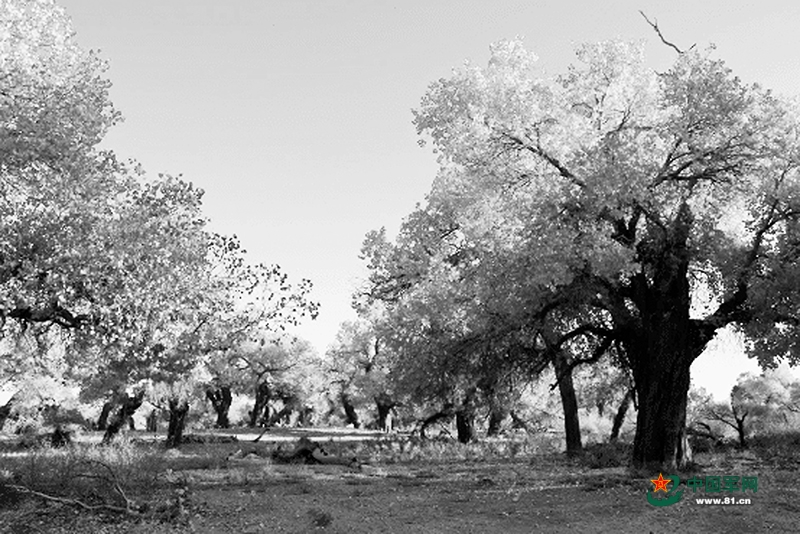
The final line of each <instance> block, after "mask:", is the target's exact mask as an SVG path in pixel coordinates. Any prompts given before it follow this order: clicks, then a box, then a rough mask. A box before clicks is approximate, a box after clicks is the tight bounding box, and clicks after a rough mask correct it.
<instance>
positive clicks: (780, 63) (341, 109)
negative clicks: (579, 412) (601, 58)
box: [58, 0, 800, 398]
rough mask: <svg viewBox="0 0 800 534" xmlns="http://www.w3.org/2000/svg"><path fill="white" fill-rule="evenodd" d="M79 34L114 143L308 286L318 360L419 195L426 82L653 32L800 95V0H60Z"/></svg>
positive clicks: (652, 44) (735, 356)
mask: <svg viewBox="0 0 800 534" xmlns="http://www.w3.org/2000/svg"><path fill="white" fill-rule="evenodd" d="M58 3H59V4H60V5H61V6H63V7H64V8H65V9H66V10H67V13H68V14H69V15H70V16H71V17H72V20H73V25H74V28H75V30H76V32H77V39H78V42H79V43H80V44H81V45H82V46H84V47H86V48H90V49H94V50H99V51H100V54H101V57H103V58H104V59H106V60H107V61H108V62H109V64H110V68H109V71H108V77H109V78H110V80H111V81H112V82H113V87H112V89H111V98H112V100H113V102H114V103H115V105H116V107H117V108H118V109H119V110H120V111H121V112H122V114H123V115H124V117H125V121H124V123H122V124H120V125H118V126H116V127H115V128H113V129H112V130H111V131H110V133H109V134H108V136H107V138H106V139H105V141H104V146H105V147H106V148H111V149H113V150H114V151H115V152H116V153H117V154H118V155H119V156H121V157H123V158H135V159H136V160H137V161H139V162H140V163H141V164H142V165H143V167H144V168H145V170H147V171H148V172H149V173H162V172H163V173H169V174H175V175H177V174H182V175H183V177H184V178H185V179H187V180H190V181H191V182H193V183H194V184H196V185H197V186H199V187H201V188H202V189H204V190H205V192H206V195H205V197H204V206H205V212H206V214H207V215H208V217H209V218H210V219H211V227H212V229H213V230H215V231H219V232H222V233H225V234H236V235H237V236H239V238H240V239H241V240H242V243H243V245H244V247H245V248H246V249H247V250H248V252H249V257H250V258H251V261H253V262H256V263H257V262H264V263H268V264H273V263H277V264H279V265H280V266H281V267H282V268H283V269H284V270H285V271H286V272H287V273H288V274H289V275H290V276H291V277H293V278H294V279H296V280H299V279H300V278H309V279H311V280H312V282H313V283H314V294H313V298H314V299H315V300H317V301H319V302H320V303H321V313H320V316H319V318H318V319H317V320H316V321H313V322H308V323H306V324H304V325H302V326H301V327H300V328H299V329H298V330H297V332H296V333H297V334H298V335H299V336H301V337H304V338H306V339H308V340H309V341H311V342H312V343H313V344H314V345H315V346H316V347H317V349H318V350H319V351H320V352H322V351H324V350H325V349H326V347H327V346H328V344H329V343H331V342H332V341H333V340H334V338H335V335H336V331H337V330H338V326H339V324H340V323H341V322H342V321H344V320H350V319H353V318H354V317H355V314H354V312H353V311H352V310H351V309H350V302H351V295H352V294H353V291H354V290H355V289H356V288H357V286H358V284H359V282H360V281H361V280H363V278H364V277H365V275H366V271H365V268H364V264H363V262H362V261H361V260H360V259H359V250H360V247H361V243H362V241H363V238H364V235H365V234H366V233H367V232H368V231H370V230H374V229H378V228H380V227H382V226H385V227H386V228H387V230H388V231H389V232H390V235H391V234H392V233H393V232H396V230H397V228H398V227H399V225H400V222H401V221H402V219H403V217H404V216H406V215H407V214H408V213H410V212H411V210H412V209H413V208H414V206H415V204H416V203H417V202H422V201H424V198H425V194H426V193H427V192H428V190H429V189H430V185H431V182H432V180H433V178H434V176H435V174H436V170H437V165H436V159H435V155H434V154H433V153H432V152H431V149H430V148H422V147H420V146H419V145H418V143H417V141H418V139H419V138H418V136H417V134H416V130H415V128H414V126H413V124H412V122H411V121H412V113H411V110H412V109H413V108H416V107H417V106H418V104H419V102H420V99H421V97H422V96H423V94H424V93H425V91H426V88H427V87H428V85H429V84H430V83H431V82H433V81H435V80H437V79H439V78H443V77H447V76H448V75H450V73H451V72H452V69H453V68H454V67H458V66H460V65H461V64H463V61H464V60H465V59H469V60H470V61H472V62H474V63H477V64H485V63H486V61H487V60H488V56H489V44H490V43H492V42H495V41H497V40H500V39H512V38H514V37H517V36H521V37H524V39H525V43H526V45H527V46H528V47H529V48H530V49H531V50H533V51H534V52H535V53H536V54H537V55H538V56H539V58H540V60H539V63H540V65H541V67H542V68H543V69H544V70H545V71H546V72H549V73H552V74H557V73H559V72H561V71H563V70H564V69H565V67H566V66H567V65H568V64H569V63H570V62H571V61H572V59H573V57H574V56H573V50H574V47H575V46H576V45H577V44H580V43H582V42H594V41H599V40H606V39H612V38H623V39H635V40H646V41H647V43H648V44H647V51H648V57H649V58H650V60H651V63H652V65H653V67H654V68H655V69H657V70H663V69H665V68H666V67H667V66H668V65H669V64H670V62H671V61H672V60H673V59H674V57H675V52H674V51H673V50H672V49H670V48H669V47H667V46H665V45H664V44H662V43H661V42H660V41H659V40H658V37H657V35H656V34H655V33H654V32H653V30H652V29H651V28H650V27H649V26H648V25H647V23H646V22H645V21H644V19H643V18H642V17H641V15H640V14H639V10H642V11H644V12H645V13H646V14H647V15H648V16H649V17H650V18H651V20H652V19H656V20H657V21H658V24H659V26H660V28H661V30H662V32H663V33H664V34H665V36H666V38H667V39H668V40H669V41H671V42H674V43H675V44H677V45H678V46H680V47H684V48H688V47H689V46H691V45H692V44H696V45H697V46H700V47H705V46H706V45H708V44H709V43H714V44H716V46H717V49H716V55H717V57H719V58H721V59H724V60H725V61H726V62H727V63H728V65H729V66H730V67H731V68H732V69H733V70H734V72H735V73H736V74H737V75H738V76H739V77H741V78H742V79H743V80H744V81H746V82H758V83H760V84H761V85H763V86H765V87H768V88H771V89H773V90H774V91H776V92H778V93H781V94H786V95H800V62H798V59H797V53H798V51H800V32H798V31H797V27H798V24H799V23H800V2H795V1H792V0H785V1H774V0H773V1H770V0H761V1H758V2H755V1H752V2H751V1H744V0H728V1H717V0H704V1H703V2H696V1H688V0H669V1H661V0H651V1H644V0H638V1H637V0H620V1H605V2H598V1H596V0H580V1H578V0H560V1H543V0H540V1H537V0H528V1H508V0H500V1H492V2H489V1H488V0H486V1H474V0H468V1H464V0H458V1H451V0H446V1H445V0H403V1H380V0H378V1H376V0H371V1H361V0H358V1H355V0H352V1H348V0H339V1H322V0H318V1H310V0H292V1H289V0H285V1H283V0H282V1H278V0H236V1H229V2H220V1H218V0H168V1H166V0H137V1H135V2H131V1H129V0H58ZM740 353H741V350H740V347H737V343H736V341H735V339H732V338H730V336H728V337H727V338H724V339H722V340H720V341H718V342H716V343H715V348H714V350H713V351H710V352H709V354H708V355H704V356H701V358H700V359H699V360H698V361H697V363H696V364H695V367H693V370H692V373H693V378H694V379H695V382H696V383H698V384H700V385H702V386H703V387H706V388H707V389H709V390H710V391H711V392H712V393H714V394H715V395H716V396H719V397H721V398H722V397H724V396H726V395H727V394H728V393H729V391H730V387H731V386H732V385H733V383H734V381H735V379H736V377H737V375H738V374H739V373H740V372H743V371H751V372H757V366H756V365H755V364H754V363H753V362H750V361H748V360H747V359H746V358H745V357H744V356H743V355H741V354H740Z"/></svg>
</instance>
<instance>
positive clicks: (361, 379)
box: [327, 315, 399, 431]
mask: <svg viewBox="0 0 800 534" xmlns="http://www.w3.org/2000/svg"><path fill="white" fill-rule="evenodd" d="M389 350H390V349H389V347H388V346H387V344H386V341H385V340H384V339H382V338H381V334H380V332H379V331H378V330H377V322H376V318H375V317H370V316H369V315H366V316H362V317H360V318H359V319H358V320H356V321H347V322H344V323H342V324H341V325H340V326H339V332H338V333H337V334H336V340H335V341H334V343H333V344H332V345H331V346H330V348H329V349H328V352H327V357H328V361H327V367H328V369H329V375H328V376H329V381H330V382H331V385H332V388H335V389H337V390H338V392H339V399H340V401H341V404H342V408H343V409H344V412H345V423H346V424H352V425H353V426H354V427H355V428H359V426H361V421H360V419H359V416H358V412H357V411H356V409H357V408H358V407H360V406H363V405H370V404H371V405H373V406H374V408H375V412H374V414H375V418H374V421H375V427H377V428H378V429H380V430H384V431H388V430H391V425H392V423H391V414H392V412H393V411H394V409H395V407H396V406H397V405H398V404H399V398H398V397H397V395H396V394H395V392H394V391H393V384H392V383H391V379H390V376H389V373H390V365H391V361H392V355H391V354H390V353H389Z"/></svg>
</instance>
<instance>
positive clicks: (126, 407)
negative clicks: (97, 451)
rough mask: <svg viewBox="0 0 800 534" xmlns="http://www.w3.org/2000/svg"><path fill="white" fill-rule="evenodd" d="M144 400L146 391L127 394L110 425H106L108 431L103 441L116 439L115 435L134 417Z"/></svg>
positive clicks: (108, 441)
mask: <svg viewBox="0 0 800 534" xmlns="http://www.w3.org/2000/svg"><path fill="white" fill-rule="evenodd" d="M142 402H144V391H140V392H139V393H137V394H135V395H133V396H131V395H125V397H124V398H123V399H122V404H121V406H120V407H119V410H118V411H117V413H116V414H114V417H112V418H111V421H110V422H109V423H108V427H106V433H105V434H104V435H103V443H111V442H112V441H113V440H114V437H115V436H116V435H117V434H118V433H119V431H120V429H121V428H122V426H123V425H124V424H125V423H126V422H128V420H129V419H130V418H132V417H133V414H134V413H136V410H138V409H139V406H141V405H142Z"/></svg>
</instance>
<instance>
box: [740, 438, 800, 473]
mask: <svg viewBox="0 0 800 534" xmlns="http://www.w3.org/2000/svg"><path fill="white" fill-rule="evenodd" d="M749 444H750V449H751V450H752V451H753V452H754V453H755V454H756V456H758V457H759V458H760V459H761V460H763V461H765V462H770V463H773V464H777V465H779V466H781V467H794V468H796V467H798V466H800V432H799V431H790V432H778V433H773V434H761V435H757V436H753V437H752V438H750V441H749Z"/></svg>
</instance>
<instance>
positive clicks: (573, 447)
mask: <svg viewBox="0 0 800 534" xmlns="http://www.w3.org/2000/svg"><path fill="white" fill-rule="evenodd" d="M569 363H570V362H569V359H568V357H567V355H566V354H565V353H564V352H563V351H558V352H557V353H556V354H555V355H554V356H553V368H554V369H555V371H556V376H557V377H559V381H558V392H559V394H560V395H561V407H562V409H563V410H564V431H565V433H566V438H567V456H575V455H577V454H580V453H581V451H582V450H583V444H582V443H581V423H580V418H579V416H578V397H577V395H575V384H574V383H573V381H572V370H571V369H570V368H569Z"/></svg>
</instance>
